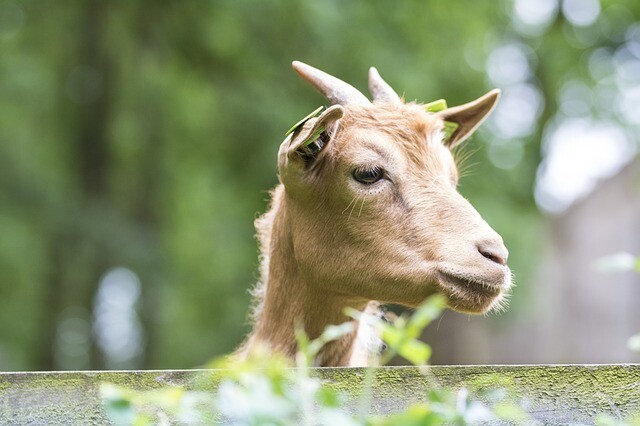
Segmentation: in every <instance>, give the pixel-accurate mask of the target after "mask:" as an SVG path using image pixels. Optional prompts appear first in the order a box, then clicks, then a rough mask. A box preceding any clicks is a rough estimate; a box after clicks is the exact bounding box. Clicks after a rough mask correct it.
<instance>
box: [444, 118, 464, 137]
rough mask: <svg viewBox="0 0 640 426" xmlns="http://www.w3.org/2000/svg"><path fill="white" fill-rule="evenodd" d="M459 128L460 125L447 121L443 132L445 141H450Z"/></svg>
mask: <svg viewBox="0 0 640 426" xmlns="http://www.w3.org/2000/svg"><path fill="white" fill-rule="evenodd" d="M458 127H460V126H459V125H458V123H454V122H453V121H445V122H444V128H443V129H442V131H443V132H444V140H447V139H449V138H450V137H451V135H453V134H454V133H455V131H456V130H458Z"/></svg>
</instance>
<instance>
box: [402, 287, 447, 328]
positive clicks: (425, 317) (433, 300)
mask: <svg viewBox="0 0 640 426" xmlns="http://www.w3.org/2000/svg"><path fill="white" fill-rule="evenodd" d="M446 306H447V302H446V299H445V298H444V297H443V296H441V295H438V296H432V297H430V298H428V299H427V300H425V301H424V302H423V303H422V304H421V305H420V306H418V308H417V309H416V311H415V312H414V313H413V315H412V316H411V319H410V320H409V324H408V326H407V331H408V332H409V334H410V335H411V337H414V338H417V337H419V336H420V334H421V333H422V330H423V329H424V328H425V327H426V326H427V325H429V324H430V323H431V322H432V321H433V320H435V319H437V318H438V317H440V314H442V311H443V310H444V308H445V307H446Z"/></svg>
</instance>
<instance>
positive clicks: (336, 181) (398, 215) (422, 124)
mask: <svg viewBox="0 0 640 426" xmlns="http://www.w3.org/2000/svg"><path fill="white" fill-rule="evenodd" d="M343 108H344V111H343V113H344V115H343V116H342V117H339V114H333V116H331V117H330V118H324V117H320V118H319V119H312V120H310V121H309V122H308V123H307V124H305V127H304V128H303V129H302V130H299V131H296V132H295V133H294V134H293V135H291V136H290V137H289V138H287V140H285V141H284V142H283V144H282V146H281V148H280V154H279V164H278V166H279V174H280V180H281V183H280V184H279V185H278V186H277V187H276V188H275V189H274V190H273V192H272V193H271V198H272V199H271V206H270V208H269V210H268V211H267V212H266V213H265V214H264V215H263V216H261V217H260V218H258V219H257V220H256V223H255V225H256V230H257V234H258V241H259V246H260V252H261V266H260V274H261V279H260V282H259V283H258V285H257V286H256V288H255V290H254V293H253V294H254V297H255V300H256V302H255V306H254V310H253V314H252V318H253V322H254V328H253V331H252V332H251V334H250V336H249V337H248V339H247V341H246V342H245V344H244V345H243V346H242V347H241V348H240V349H239V352H238V353H239V354H244V353H246V352H247V351H249V350H251V348H252V347H253V346H255V345H258V344H267V345H269V346H270V347H271V348H272V349H273V350H276V351H278V352H281V353H282V354H284V355H286V356H288V357H294V355H295V352H296V349H297V348H296V341H295V337H294V329H295V325H296V324H300V325H301V326H303V327H304V329H305V331H306V332H307V333H308V334H309V336H310V337H311V338H315V337H317V336H319V335H320V333H321V332H322V331H323V329H324V328H325V327H326V326H327V325H329V324H340V323H342V322H345V321H350V319H349V318H348V317H347V316H346V315H345V314H344V313H343V312H344V309H345V308H346V307H352V308H355V309H358V310H360V311H368V312H374V311H375V310H376V309H377V302H374V301H376V300H381V301H384V302H392V303H398V304H402V305H405V306H408V307H415V306H417V305H418V304H419V303H421V302H422V301H423V300H424V299H425V298H426V297H428V296H430V295H432V294H435V293H442V294H444V295H445V296H446V298H447V300H448V303H449V306H451V307H452V308H453V309H456V310H459V311H463V312H472V313H479V312H486V311H487V310H489V309H491V308H494V307H496V306H498V305H499V304H500V301H501V300H503V299H504V294H505V293H506V292H507V290H508V289H509V287H510V285H511V281H510V272H509V269H508V268H507V267H506V265H504V261H506V249H504V245H503V243H502V239H501V238H500V236H499V235H498V234H496V233H495V231H493V230H492V229H491V228H490V227H489V225H487V224H486V222H485V221H484V220H483V219H482V218H481V217H480V215H479V214H478V213H477V212H476V210H475V209H473V207H472V206H471V205H470V204H469V203H468V202H467V201H466V200H465V199H464V198H463V197H462V196H461V195H460V194H459V193H458V192H457V191H456V189H455V187H456V184H457V180H458V171H457V168H456V165H455V162H454V158H453V155H452V154H451V151H450V149H449V148H448V147H447V146H445V144H443V142H442V140H441V137H442V134H441V129H442V126H443V122H442V118H441V117H440V116H439V115H437V114H431V113H427V112H425V110H424V107H423V106H422V105H419V104H413V103H411V104H391V103H385V104H379V103H374V104H371V105H368V106H352V105H347V106H344V107H343ZM329 115H330V114H328V115H327V116H329ZM336 117H338V118H336ZM317 120H327V121H326V123H320V122H319V121H317ZM318 124H324V125H326V127H327V129H328V132H329V137H330V140H329V142H328V143H327V145H326V146H325V147H324V149H323V150H322V151H321V152H320V153H319V154H318V156H317V158H315V159H313V161H312V162H311V163H309V162H308V161H303V160H302V158H301V157H300V156H299V155H298V154H297V153H298V152H299V149H300V148H299V147H300V143H301V142H302V141H300V140H299V139H300V138H301V137H302V136H301V135H303V134H305V131H310V130H309V129H311V128H312V127H313V126H315V125H318ZM476 127H477V126H476ZM466 136H467V135H463V137H466ZM371 166H378V167H383V168H384V169H385V172H386V177H385V178H384V179H382V180H380V181H378V182H376V183H373V184H370V185H364V184H362V183H360V182H358V181H356V180H355V179H354V178H353V170H354V168H358V167H371ZM491 256H494V258H493V259H492V258H491ZM496 259H498V260H500V259H501V260H502V263H501V262H499V261H497V260H496ZM364 334H366V330H363V329H362V328H360V329H359V330H358V331H357V332H354V333H352V334H351V335H348V336H345V337H343V338H342V339H340V340H339V341H336V342H333V343H331V344H329V345H327V346H326V347H325V348H324V349H323V351H322V352H321V353H320V355H319V356H318V359H317V360H316V361H317V364H318V365H323V366H341V365H352V366H353V365H364V364H366V362H367V353H366V352H367V351H366V348H365V349H364V350H363V349H362V347H363V346H362V345H360V346H358V344H357V343H358V339H363V338H366V336H364ZM365 346H366V345H365ZM358 348H359V349H358Z"/></svg>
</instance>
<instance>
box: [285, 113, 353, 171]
mask: <svg viewBox="0 0 640 426" xmlns="http://www.w3.org/2000/svg"><path fill="white" fill-rule="evenodd" d="M343 115H344V108H342V106H340V105H333V106H331V107H329V108H327V110H326V111H324V112H323V113H322V114H320V116H319V117H317V118H310V119H309V120H307V121H306V122H304V124H302V125H300V126H299V127H298V128H296V129H295V131H293V133H291V134H290V135H289V137H287V139H285V140H284V142H282V144H281V145H280V151H279V152H278V169H279V172H280V176H281V177H284V175H289V174H290V172H291V171H293V170H298V171H301V170H304V169H305V168H306V166H308V165H309V164H311V162H313V160H314V159H315V158H316V157H317V156H318V155H319V154H320V152H321V151H323V150H324V149H325V148H326V145H327V144H328V143H329V142H330V140H331V135H332V134H333V133H334V132H335V130H336V126H337V124H338V120H339V119H340V118H342V116H343Z"/></svg>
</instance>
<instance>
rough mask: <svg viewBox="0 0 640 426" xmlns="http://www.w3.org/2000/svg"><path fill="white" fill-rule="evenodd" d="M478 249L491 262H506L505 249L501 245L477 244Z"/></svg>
mask: <svg viewBox="0 0 640 426" xmlns="http://www.w3.org/2000/svg"><path fill="white" fill-rule="evenodd" d="M478 251H479V252H480V254H481V255H482V256H484V257H485V258H487V259H489V260H490V261H492V262H495V263H497V264H499V265H502V266H505V265H506V264H507V256H508V255H507V249H506V248H504V247H503V246H502V245H495V244H479V245H478Z"/></svg>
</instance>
